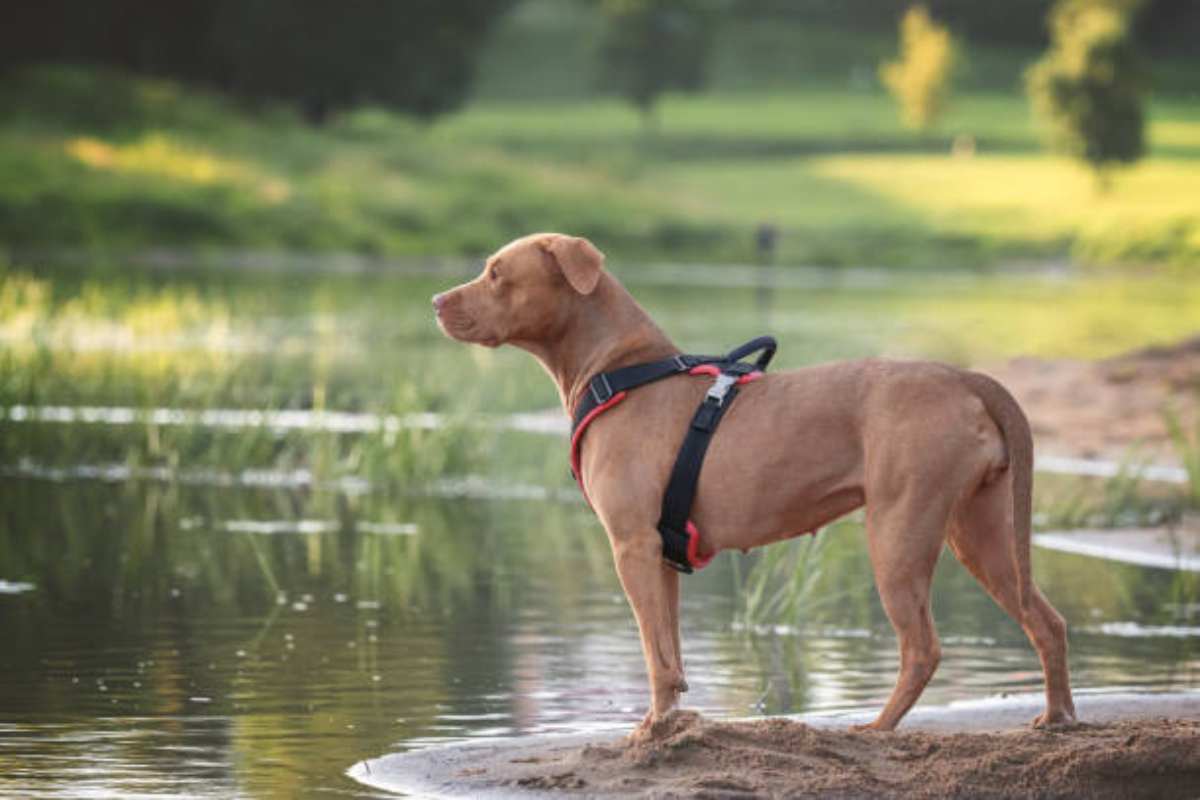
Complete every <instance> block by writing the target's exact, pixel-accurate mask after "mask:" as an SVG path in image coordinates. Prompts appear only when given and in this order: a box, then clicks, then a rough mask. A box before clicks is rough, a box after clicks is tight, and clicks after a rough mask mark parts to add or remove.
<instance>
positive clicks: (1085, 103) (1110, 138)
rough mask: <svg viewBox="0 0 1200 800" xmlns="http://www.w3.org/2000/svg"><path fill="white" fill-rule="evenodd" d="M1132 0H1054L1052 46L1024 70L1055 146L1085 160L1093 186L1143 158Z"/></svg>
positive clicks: (1142, 85)
mask: <svg viewBox="0 0 1200 800" xmlns="http://www.w3.org/2000/svg"><path fill="white" fill-rule="evenodd" d="M1135 8H1136V0H1060V2H1059V4H1058V5H1057V6H1055V8H1054V9H1053V10H1052V11H1051V13H1050V18H1049V22H1050V34H1051V40H1052V44H1051V47H1050V50H1049V51H1047V53H1046V54H1045V55H1044V56H1043V57H1042V58H1041V60H1040V61H1038V62H1037V63H1036V64H1034V65H1033V66H1032V67H1031V68H1030V69H1029V72H1028V73H1027V75H1026V87H1027V90H1028V92H1029V97H1030V100H1031V101H1032V103H1033V107H1034V110H1035V111H1036V112H1037V113H1038V115H1039V116H1041V117H1042V118H1043V119H1045V120H1046V121H1047V122H1048V123H1049V126H1050V129H1051V131H1052V137H1053V138H1052V142H1053V144H1054V146H1055V147H1057V148H1058V149H1059V150H1062V151H1063V152H1066V153H1068V154H1070V155H1072V156H1074V157H1076V158H1080V159H1082V160H1084V161H1086V162H1087V164H1088V166H1090V167H1091V168H1092V170H1093V171H1094V173H1095V175H1096V179H1097V187H1098V188H1099V189H1100V190H1102V191H1104V190H1107V189H1108V187H1109V185H1110V177H1111V170H1112V168H1113V167H1116V166H1118V165H1120V164H1130V163H1133V162H1134V161H1136V160H1137V159H1139V158H1141V156H1142V153H1143V150H1144V148H1145V143H1144V139H1143V136H1144V134H1143V128H1144V124H1145V123H1144V118H1143V112H1142V99H1143V94H1144V92H1145V80H1144V77H1143V71H1142V66H1141V63H1140V60H1139V58H1138V54H1137V51H1136V49H1135V47H1134V44H1133V40H1132V38H1131V36H1130V33H1129V27H1130V17H1131V15H1132V12H1133V11H1134V10H1135Z"/></svg>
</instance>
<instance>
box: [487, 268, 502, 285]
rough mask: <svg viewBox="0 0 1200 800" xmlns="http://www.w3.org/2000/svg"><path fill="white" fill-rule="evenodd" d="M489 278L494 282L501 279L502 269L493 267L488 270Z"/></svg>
mask: <svg viewBox="0 0 1200 800" xmlns="http://www.w3.org/2000/svg"><path fill="white" fill-rule="evenodd" d="M488 280H489V281H491V282H492V283H495V282H496V281H498V280H500V270H498V269H496V268H495V267H492V268H491V269H489V270H488Z"/></svg>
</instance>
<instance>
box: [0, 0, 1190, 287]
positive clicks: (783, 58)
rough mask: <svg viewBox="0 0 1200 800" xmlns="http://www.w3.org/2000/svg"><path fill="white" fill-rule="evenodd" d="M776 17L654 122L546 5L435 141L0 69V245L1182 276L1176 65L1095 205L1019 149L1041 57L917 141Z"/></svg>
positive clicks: (737, 32) (579, 28)
mask: <svg viewBox="0 0 1200 800" xmlns="http://www.w3.org/2000/svg"><path fill="white" fill-rule="evenodd" d="M797 19H798V18H791V17H787V16H785V17H782V18H774V17H770V16H763V15H761V14H749V13H739V14H734V15H732V16H731V17H730V18H729V19H728V20H726V22H725V23H724V24H723V25H722V26H721V27H720V28H719V30H718V32H717V37H716V43H715V49H714V52H713V56H712V60H711V64H710V69H709V85H708V89H707V90H706V92H705V93H702V94H692V95H668V96H665V97H664V98H663V100H662V102H661V103H660V105H659V109H658V112H657V114H656V123H655V124H654V126H653V127H652V128H648V127H647V126H646V125H645V123H644V120H643V119H642V118H641V117H640V116H639V115H638V114H637V113H635V112H634V111H633V110H632V108H631V107H630V106H628V105H627V104H624V103H622V102H620V101H619V100H618V99H616V98H613V97H606V96H602V95H599V94H597V92H596V87H597V86H598V85H599V81H598V80H597V74H596V70H597V64H598V59H597V55H598V54H597V42H598V41H599V39H600V37H599V32H600V20H599V19H598V17H597V15H596V12H595V10H594V9H593V8H591V7H590V6H589V5H588V4H584V3H564V2H554V1H553V0H526V2H523V3H520V4H518V5H517V7H516V9H515V11H514V12H513V13H512V14H510V15H508V16H507V17H506V18H504V20H503V21H502V23H501V25H500V26H499V28H498V29H497V31H496V32H495V35H494V36H493V37H492V38H491V40H490V41H489V43H488V45H487V47H486V48H485V50H484V52H483V53H482V55H481V59H480V63H479V69H478V82H477V85H476V87H475V99H474V100H473V102H472V103H471V104H469V105H468V106H467V107H466V108H465V109H463V110H462V111H460V112H458V113H455V114H452V115H449V116H447V117H444V118H442V119H439V120H438V121H436V122H435V123H432V124H422V123H418V122H415V121H413V120H411V119H408V118H405V117H403V116H401V115H397V114H392V113H388V112H385V111H382V110H379V109H372V108H363V109H359V110H356V111H351V112H347V113H343V114H340V115H338V116H336V117H335V118H334V119H333V120H332V121H331V122H330V123H329V124H328V125H326V126H324V127H322V128H312V127H309V126H306V125H305V124H303V123H302V122H301V121H300V120H299V119H298V118H297V117H296V115H294V114H293V113H291V112H289V111H287V110H286V109H283V108H280V107H267V108H258V109H247V108H242V107H239V106H237V105H235V104H233V103H231V102H228V101H226V100H224V99H222V98H221V97H219V96H216V95H211V94H207V93H205V92H202V91H199V90H194V89H186V88H183V87H180V86H178V85H175V84H171V83H164V82H157V81H146V80H133V79H130V78H128V77H123V76H120V75H115V74H111V73H104V72H86V71H81V70H78V69H66V68H42V69H37V70H31V71H26V72H23V73H17V74H13V75H9V76H8V77H6V78H4V79H3V80H0V105H2V106H3V107H4V108H5V109H6V112H8V113H6V114H5V115H4V117H3V118H2V119H0V248H4V247H7V248H9V249H11V250H13V251H17V252H19V253H22V254H24V253H29V252H41V251H46V250H52V251H53V250H62V249H64V248H65V249H82V250H84V251H86V253H87V254H88V257H89V258H90V259H91V260H93V261H97V260H103V259H105V258H106V257H108V258H109V260H110V261H113V262H116V261H119V259H120V256H121V255H122V254H125V253H129V252H132V251H138V250H144V249H147V248H157V247H168V248H176V249H186V250H189V251H200V252H206V251H211V252H215V251H223V250H231V249H233V250H276V251H292V252H294V251H303V252H306V253H312V252H317V253H321V252H331V251H352V252H355V253H359V254H365V255H376V256H384V257H391V258H417V257H425V256H447V255H469V256H471V257H477V256H479V255H481V254H483V253H486V252H488V251H490V250H492V249H493V248H495V247H496V246H497V245H498V244H500V243H503V242H505V241H507V240H509V239H511V238H513V237H515V236H517V235H519V234H522V233H525V232H528V231H532V230H566V231H571V232H577V233H582V234H585V235H588V236H590V237H592V238H593V239H594V240H596V241H597V243H599V244H600V246H601V247H602V248H603V249H605V250H606V251H607V252H609V253H610V254H611V255H613V256H616V257H618V258H623V259H634V258H636V259H656V260H668V261H707V262H728V261H751V260H753V259H754V258H755V255H756V254H755V250H754V237H753V232H754V229H755V228H756V227H757V226H758V225H759V224H761V223H764V222H770V223H773V224H775V225H777V226H778V227H779V228H780V230H781V232H782V235H781V238H780V245H779V252H778V258H779V260H780V262H781V263H788V264H791V263H809V264H814V263H815V264H822V265H847V264H859V265H861V264H869V265H883V266H899V267H907V266H942V267H955V268H957V267H963V266H979V265H995V264H1004V263H1008V262H1012V261H1021V260H1029V259H1034V260H1041V261H1045V260H1068V259H1069V260H1072V261H1075V262H1078V263H1084V264H1091V263H1100V264H1109V263H1118V264H1130V265H1144V264H1155V265H1158V264H1182V265H1189V266H1190V265H1193V264H1195V263H1196V262H1197V261H1200V202H1198V201H1197V200H1196V199H1195V196H1196V192H1195V186H1196V185H1198V184H1200V166H1197V165H1198V164H1200V107H1198V106H1197V104H1196V102H1195V100H1194V96H1192V95H1189V94H1187V92H1186V91H1184V92H1176V93H1172V90H1174V89H1180V88H1182V89H1190V85H1189V84H1186V83H1179V82H1178V81H1176V80H1174V79H1173V78H1171V76H1172V75H1177V74H1186V73H1188V72H1189V70H1192V71H1194V66H1193V64H1192V63H1191V62H1189V61H1186V60H1177V61H1169V60H1168V61H1163V62H1161V63H1155V65H1154V68H1155V71H1156V73H1157V74H1159V75H1160V76H1161V78H1162V79H1161V80H1160V81H1159V83H1160V86H1161V87H1164V88H1165V89H1166V90H1167V91H1164V92H1162V93H1160V94H1159V95H1157V96H1156V97H1155V98H1154V99H1153V101H1152V104H1151V107H1150V109H1149V112H1150V125H1149V128H1148V138H1149V154H1148V157H1147V159H1146V160H1145V161H1144V162H1142V163H1141V164H1139V165H1137V166H1136V167H1134V168H1132V169H1130V170H1127V171H1125V172H1122V173H1120V174H1118V175H1117V177H1116V181H1115V188H1114V190H1113V191H1112V192H1111V193H1109V194H1107V195H1098V194H1097V193H1096V192H1095V191H1094V187H1093V184H1092V180H1091V178H1090V176H1089V174H1088V173H1087V172H1086V170H1084V169H1083V168H1082V167H1080V166H1078V165H1076V164H1074V163H1071V162H1067V161H1064V160H1061V159H1058V158H1055V157H1052V156H1048V155H1046V154H1044V153H1043V151H1042V148H1041V145H1040V137H1039V132H1038V130H1037V129H1036V128H1035V126H1034V124H1033V122H1032V120H1031V119H1030V115H1029V110H1028V108H1027V103H1026V101H1025V98H1024V96H1023V94H1022V92H1021V77H1022V74H1023V71H1024V69H1025V68H1026V67H1027V65H1028V64H1029V63H1030V62H1031V61H1032V60H1033V59H1035V58H1036V57H1037V53H1035V52H1032V51H1027V50H1021V49H1019V48H1017V49H1013V48H990V47H984V46H980V45H978V44H974V43H970V42H967V43H966V45H965V51H966V54H967V62H966V67H965V68H964V69H963V70H962V72H961V73H960V74H959V75H958V76H957V79H956V85H957V91H956V93H955V94H954V95H953V97H952V100H951V102H950V105H949V110H948V112H947V114H946V116H945V118H944V119H942V120H941V121H940V122H939V124H938V126H937V127H936V129H935V131H934V132H932V133H928V134H916V133H913V132H910V131H907V130H905V129H904V128H903V127H902V126H901V124H900V122H899V120H898V115H897V111H896V108H895V106H894V105H893V103H892V101H891V99H890V98H889V97H888V96H887V94H886V93H885V92H884V91H883V90H882V89H881V87H880V86H879V82H878V79H877V77H876V71H877V66H878V64H879V63H880V61H882V60H883V59H885V58H888V57H891V56H892V55H893V54H894V51H895V48H896V43H895V40H894V37H893V36H892V35H891V34H888V33H886V32H882V33H881V32H879V31H867V30H851V29H842V28H836V27H829V26H828V25H813V24H808V23H804V22H802V21H797ZM548 65H552V66H548ZM955 142H958V148H957V149H958V151H959V152H960V154H961V153H962V152H964V150H969V151H971V153H972V154H971V155H959V156H952V155H951V151H952V149H953V147H954V143H955ZM966 144H970V145H971V147H964V146H965V145H966Z"/></svg>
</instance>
